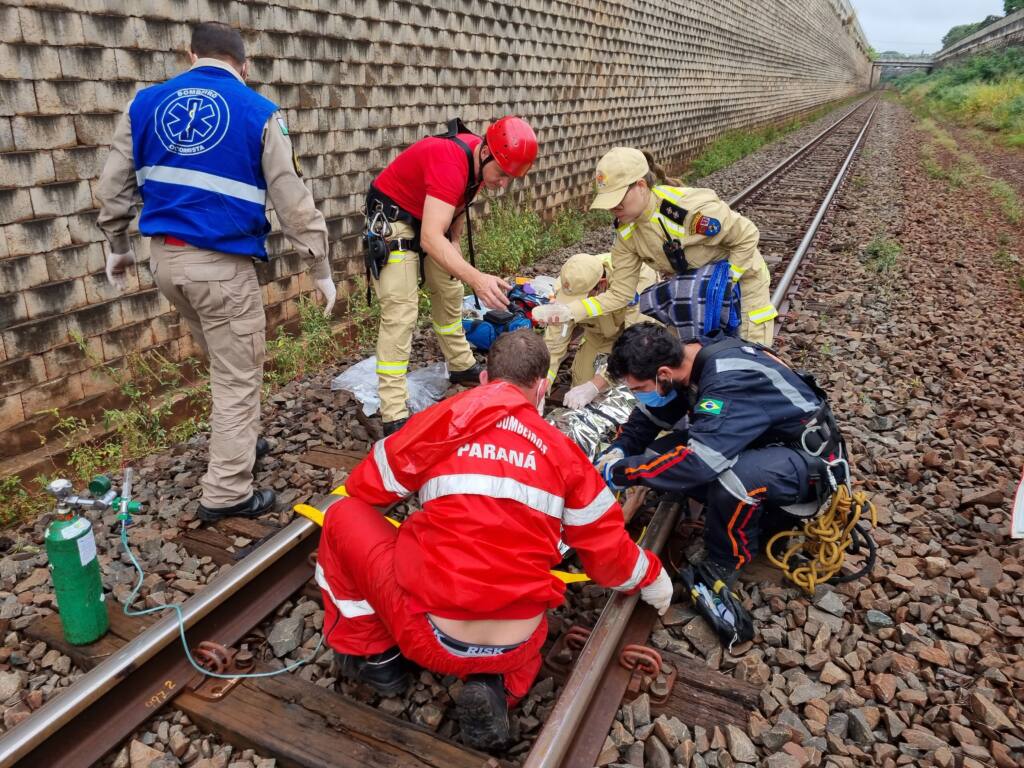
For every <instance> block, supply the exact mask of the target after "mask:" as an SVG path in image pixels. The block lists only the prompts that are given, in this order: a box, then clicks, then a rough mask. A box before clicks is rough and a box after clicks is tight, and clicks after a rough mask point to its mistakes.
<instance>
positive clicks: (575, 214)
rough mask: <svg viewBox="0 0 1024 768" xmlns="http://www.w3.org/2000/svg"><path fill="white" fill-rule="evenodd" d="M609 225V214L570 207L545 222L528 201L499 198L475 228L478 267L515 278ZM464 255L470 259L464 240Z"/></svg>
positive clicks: (474, 239)
mask: <svg viewBox="0 0 1024 768" xmlns="http://www.w3.org/2000/svg"><path fill="white" fill-rule="evenodd" d="M610 223H611V217H610V216H609V214H608V213H607V211H587V212H581V211H578V210H573V209H570V208H563V209H562V210H560V211H559V212H558V213H557V214H556V215H555V216H554V218H552V219H551V220H550V221H547V222H545V221H544V220H543V219H542V218H541V216H540V214H539V213H537V211H536V209H535V208H534V207H533V206H532V205H531V202H530V200H529V199H526V200H525V201H523V202H522V203H517V202H516V201H515V200H514V199H512V198H511V197H508V196H506V197H500V198H498V199H497V200H495V201H494V202H492V203H491V206H490V210H489V211H488V212H487V215H486V216H485V217H483V219H480V220H477V222H476V223H475V225H474V229H473V241H474V242H473V244H474V246H475V247H476V262H477V263H476V265H477V267H478V268H479V269H480V270H482V271H484V272H489V273H491V274H496V275H512V274H515V272H517V271H518V270H519V269H521V268H522V267H524V266H526V265H527V264H531V263H532V262H534V261H536V260H537V259H539V258H542V257H544V256H546V255H548V254H549V253H551V252H552V251H555V250H557V249H559V248H564V247H565V246H567V245H572V244H573V243H575V242H576V241H578V240H579V239H580V238H581V237H583V234H584V233H585V232H586V231H587V230H590V229H596V228H598V227H600V226H605V225H607V224H610ZM462 252H463V254H465V255H466V256H467V257H468V255H469V246H468V245H467V243H466V240H465V238H463V242H462Z"/></svg>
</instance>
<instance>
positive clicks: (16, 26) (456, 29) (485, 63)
mask: <svg viewBox="0 0 1024 768" xmlns="http://www.w3.org/2000/svg"><path fill="white" fill-rule="evenodd" d="M197 20H221V21H227V22H229V23H231V24H233V25H236V26H238V27H240V28H241V29H242V30H243V34H244V37H245V41H246V45H247V50H248V53H249V56H250V58H251V85H253V86H254V87H255V88H257V89H258V90H259V91H260V92H261V93H263V94H264V95H265V96H267V97H268V98H270V99H272V100H274V101H275V102H277V103H278V104H280V105H281V106H282V108H284V110H285V112H286V116H287V119H288V122H289V127H290V130H291V134H292V138H293V141H294V142H295V145H296V148H297V152H298V154H299V156H300V159H301V161H302V165H303V168H304V171H305V175H306V182H307V184H309V185H310V187H311V189H312V191H313V194H314V197H315V199H316V201H317V204H318V205H319V207H320V209H321V210H322V211H323V212H324V214H325V215H326V217H327V219H328V222H329V226H330V234H331V258H332V261H333V264H334V269H335V274H336V276H337V277H338V279H339V280H341V279H344V278H346V277H351V276H353V275H357V274H360V273H361V270H362V267H361V262H360V259H359V255H358V242H357V240H358V234H359V230H360V227H361V215H360V213H359V208H360V205H361V203H362V196H363V194H364V193H365V190H366V188H367V185H368V183H369V181H370V180H371V179H372V178H373V176H374V175H375V174H376V173H377V172H378V171H379V170H380V169H381V168H382V167H383V166H384V165H385V164H386V163H387V162H388V161H389V160H390V159H391V158H392V157H394V155H395V154H396V153H397V151H398V150H399V149H401V148H403V147H405V146H407V145H408V144H409V143H411V142H413V141H415V140H416V139H418V138H420V137H422V136H424V135H426V134H429V133H434V132H437V131H439V130H441V129H442V127H443V124H444V122H445V121H446V120H447V119H448V118H450V117H452V116H455V115H461V116H462V118H463V119H464V120H465V121H466V122H467V123H468V124H469V125H470V126H471V127H472V128H474V129H477V130H482V129H483V128H484V127H485V126H486V124H487V122H488V121H489V120H490V119H492V118H494V117H497V116H499V115H501V114H504V113H508V112H515V113H518V114H521V115H524V116H525V117H527V118H529V119H530V120H531V122H532V124H533V125H534V126H535V128H536V130H537V133H538V136H539V138H540V141H541V157H540V159H539V161H538V163H537V165H536V166H535V169H534V170H533V171H532V172H531V174H530V176H529V180H528V182H527V184H526V185H525V187H522V186H520V188H519V190H520V193H522V192H523V190H524V189H525V190H526V191H528V192H529V194H530V195H531V196H532V199H533V201H534V204H535V205H537V206H538V207H542V208H545V209H550V208H552V207H555V206H559V205H563V204H566V203H572V202H581V201H582V200H583V199H584V198H585V197H586V196H587V195H588V194H589V191H590V184H591V174H592V171H593V167H594V164H595V162H596V160H597V158H598V157H599V156H600V155H601V153H602V152H603V151H605V150H606V149H607V148H609V147H611V146H614V145H617V144H633V145H636V146H640V147H645V148H649V149H651V150H652V151H653V152H654V153H655V155H656V156H657V157H659V159H661V160H663V161H666V162H669V163H671V162H672V161H673V160H678V159H680V158H682V157H683V156H685V155H687V154H691V153H692V152H693V151H695V150H696V149H697V148H699V147H700V146H701V145H703V144H705V143H706V142H707V141H709V140H710V139H712V138H713V137H715V136H717V135H719V134H721V133H722V132H724V131H727V130H729V129H733V128H738V127H742V126H747V125H751V124H757V123H766V122H770V121H775V120H780V119H783V118H785V117H786V116H788V115H792V114H795V113H798V112H802V111H805V110H808V109H811V108H813V107H815V106H817V105H820V104H822V103H825V102H828V101H831V100H834V99H838V98H841V97H845V96H849V95H851V94H853V93H856V92H858V91H860V90H863V89H864V88H866V87H867V84H868V80H869V73H870V64H869V62H868V59H867V56H866V49H867V46H866V42H865V41H864V38H863V34H862V33H861V31H860V28H859V26H858V25H857V23H856V19H855V18H854V16H853V14H852V10H851V9H850V6H849V3H848V1H847V0H776V1H775V2H773V3H761V2H758V1H757V0H716V1H714V2H712V0H665V1H663V2H657V3H654V2H641V1H640V0H626V1H625V2H623V1H621V0H616V1H615V2H612V1H611V0H585V1H584V0H554V1H552V2H546V1H542V0H435V1H434V2H410V1H409V0H278V1H277V2H261V1H258V0H252V1H250V0H244V1H236V0H159V1H157V0H136V1H135V2H127V1H126V0H78V2H75V3H70V2H64V1H62V0H18V1H17V2H16V3H15V2H13V1H12V0H0V435H2V436H4V439H0V458H2V457H3V456H5V455H6V456H10V455H14V454H16V453H17V452H19V451H23V450H25V449H26V448H27V447H28V445H27V444H26V442H25V441H24V440H21V439H18V438H17V437H16V436H17V435H25V434H31V433H32V432H35V431H44V430H45V427H46V417H41V416H39V415H38V412H39V411H40V410H42V409H45V408H51V407H60V408H70V409H78V410H79V411H83V412H87V411H88V409H89V407H90V403H91V404H93V406H95V404H96V400H95V398H98V397H100V396H101V395H102V394H103V392H104V391H105V390H106V389H107V388H108V387H109V382H108V381H106V380H105V379H104V378H103V377H101V376H97V375H96V370H95V369H96V366H97V363H98V362H103V363H104V364H107V365H117V364H118V362H119V361H120V360H121V359H122V358H123V357H124V355H125V354H127V353H129V352H131V351H133V350H142V349H147V348H154V347H156V348H160V349H161V350H162V351H163V352H164V353H165V354H166V355H167V356H168V357H170V358H172V359H183V358H185V357H187V356H189V355H193V354H197V349H196V346H195V345H194V344H193V343H192V340H191V339H190V337H189V335H188V332H187V330H186V327H185V324H184V323H183V322H182V321H181V320H180V318H179V317H178V316H177V315H176V313H174V312H173V311H171V309H170V307H169V306H168V303H167V302H166V301H165V300H164V299H163V297H161V296H160V294H159V293H158V292H157V290H156V288H155V287H154V284H153V278H152V275H151V274H150V272H149V269H148V267H147V263H148V262H147V257H148V244H147V242H146V241H145V240H143V239H141V238H135V242H134V247H135V252H136V254H137V256H138V258H139V263H138V269H137V275H136V274H133V275H132V277H131V283H130V287H129V289H128V291H127V292H126V293H124V294H119V293H117V292H115V291H112V290H111V289H110V288H109V287H108V286H107V284H106V281H105V277H104V274H103V266H104V258H105V253H106V249H107V246H106V243H105V241H104V240H103V238H102V236H101V234H100V232H99V230H98V229H97V227H96V224H95V217H96V200H95V185H96V179H97V177H98V174H99V171H100V168H101V167H102V164H103V162H104V160H105V157H106V153H107V142H108V141H109V137H110V135H111V133H112V130H113V128H114V125H115V123H116V121H117V119H118V117H119V114H120V112H121V111H122V110H123V109H124V107H125V106H126V105H127V103H128V102H129V100H130V99H131V98H132V96H133V94H134V93H135V91H136V90H137V89H138V88H141V87H144V86H146V85H148V84H151V83H154V82H158V81H161V80H164V79H166V78H168V77H170V76H173V75H175V74H177V73H178V72H180V71H182V70H183V69H185V68H186V67H187V65H188V64H187V58H186V56H185V51H186V50H187V49H188V43H189V39H190V29H191V27H190V25H191V24H192V23H194V22H195V21H197ZM270 217H271V221H272V223H274V224H275V232H274V234H273V235H272V236H271V237H270V242H269V249H270V251H271V253H272V254H273V259H272V261H271V263H270V264H269V265H268V266H266V267H263V268H261V270H260V280H261V283H262V285H263V292H264V301H265V303H266V306H267V314H268V320H269V324H268V327H269V328H274V327H275V326H276V325H279V324H280V323H281V322H284V321H287V320H288V319H290V318H292V317H294V315H295V299H296V297H297V296H298V295H299V293H300V292H302V291H308V290H310V288H311V285H310V283H309V280H308V278H307V277H306V276H305V275H304V274H300V273H299V266H300V265H299V260H298V258H297V257H296V255H295V254H294V253H293V252H292V251H291V250H290V248H289V246H288V244H287V243H286V242H285V241H284V238H283V237H282V236H281V235H280V233H279V232H278V231H277V227H276V220H275V217H274V215H273V213H272V212H271V214H270ZM76 336H78V337H80V338H82V339H83V340H84V345H85V347H86V351H83V350H82V349H80V348H79V345H78V344H77V343H76V342H75V341H74V339H75V337H76Z"/></svg>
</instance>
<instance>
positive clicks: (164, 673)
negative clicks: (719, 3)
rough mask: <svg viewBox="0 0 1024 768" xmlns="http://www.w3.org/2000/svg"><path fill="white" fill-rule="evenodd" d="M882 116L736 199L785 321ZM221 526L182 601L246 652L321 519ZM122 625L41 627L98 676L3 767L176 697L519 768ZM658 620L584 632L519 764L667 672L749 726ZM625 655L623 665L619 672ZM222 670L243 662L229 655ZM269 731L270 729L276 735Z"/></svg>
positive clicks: (235, 733) (414, 754) (243, 729)
mask: <svg viewBox="0 0 1024 768" xmlns="http://www.w3.org/2000/svg"><path fill="white" fill-rule="evenodd" d="M874 109H875V105H874V102H873V101H866V102H862V103H861V104H860V105H858V106H856V107H854V108H853V109H851V110H850V112H849V113H848V114H847V115H846V116H845V117H844V118H842V119H841V120H839V121H837V122H836V123H834V124H833V125H832V126H831V127H829V128H828V129H826V130H825V131H823V132H822V133H821V134H819V135H818V136H817V137H815V138H814V139H813V140H812V141H810V142H808V144H806V145H805V146H804V147H802V148H801V149H800V150H798V151H797V152H795V153H793V155H791V156H790V157H788V158H786V159H785V160H784V161H783V162H781V163H779V164H778V165H777V166H776V167H775V168H773V169H772V170H771V171H769V172H768V173H766V174H765V175H764V176H762V177H761V178H759V179H758V180H757V181H755V182H754V183H753V184H751V185H750V186H749V187H747V188H746V189H744V190H743V191H742V192H740V193H739V194H738V195H736V196H735V197H733V198H732V199H731V200H730V201H729V204H730V205H731V206H733V207H735V208H737V209H738V210H740V211H742V212H743V213H744V215H746V216H748V217H749V218H751V219H753V220H754V221H755V222H756V223H757V224H758V226H759V228H760V229H761V233H762V250H763V252H764V254H765V256H766V258H767V259H768V260H769V261H770V262H771V263H772V264H773V266H774V274H773V284H775V285H776V290H775V293H774V294H773V296H772V299H773V302H774V303H775V304H776V306H778V307H779V308H780V311H781V310H782V308H783V307H784V305H785V297H786V294H787V292H788V291H789V290H790V288H791V286H792V282H793V276H794V275H795V274H796V272H797V271H798V269H799V266H800V260H801V259H802V257H803V255H804V254H805V253H806V252H807V249H808V247H809V245H810V243H811V241H812V240H813V238H814V235H815V232H816V231H817V228H818V226H819V225H820V224H821V221H822V220H823V218H824V215H825V212H826V211H827V209H828V206H829V204H830V203H831V201H832V198H833V197H834V195H835V193H836V191H837V190H838V188H839V186H840V185H841V183H842V180H843V178H844V176H845V173H846V171H847V169H848V168H849V166H850V163H851V162H852V160H853V158H854V157H855V155H856V152H857V151H858V149H859V147H860V143H861V140H862V139H863V136H864V134H865V133H866V131H867V128H868V126H869V124H870V121H871V118H872V116H873V114H874ZM359 458H360V456H359V455H357V454H354V453H352V452H347V451H336V450H331V449H324V448H320V449H313V450H312V451H310V452H308V453H307V454H306V456H305V457H304V458H303V460H305V461H308V462H309V463H313V464H316V465H318V466H322V467H330V468H336V469H347V468H351V467H352V466H354V464H355V462H357V461H358V460H359ZM678 513H679V508H678V505H677V504H675V503H669V502H663V503H661V504H659V505H658V507H657V509H656V510H655V512H654V514H653V516H652V518H651V520H650V522H649V524H648V527H647V532H646V539H645V544H646V545H647V546H650V547H651V548H653V549H656V550H658V549H661V548H662V547H663V546H664V545H665V544H666V542H667V541H668V539H669V536H670V534H671V533H672V531H673V529H674V527H675V521H676V518H677V516H678ZM233 526H234V527H233ZM239 526H241V528H239ZM218 527H219V528H221V529H223V530H217V528H211V529H209V530H205V531H192V532H186V533H184V534H183V544H184V546H185V547H186V548H188V549H189V550H190V551H192V552H193V553H195V554H197V555H200V556H201V555H209V556H211V557H215V559H216V561H217V562H218V563H219V564H225V563H228V562H231V563H232V567H231V568H230V569H228V570H226V571H225V572H223V573H221V574H219V575H218V577H217V578H215V579H214V580H213V581H212V582H210V584H208V585H207V586H206V587H205V588H204V589H203V590H202V591H201V592H200V593H199V594H197V595H196V596H195V597H193V598H192V599H190V600H188V601H187V602H186V603H185V606H184V608H185V611H184V612H185V621H186V628H187V630H188V635H189V641H190V643H191V644H192V645H193V647H195V646H196V645H198V644H199V643H200V642H212V643H217V644H220V645H222V646H226V647H229V646H231V645H232V644H234V643H238V642H239V641H240V640H242V639H243V638H244V637H245V636H246V635H247V634H248V633H249V632H251V631H252V630H253V629H254V628H255V627H257V626H258V625H259V623H260V622H261V621H263V620H264V619H265V618H266V617H268V616H270V615H272V614H273V612H274V611H275V609H277V608H278V607H279V606H280V605H281V604H282V603H283V602H284V601H286V600H288V599H289V598H290V597H291V596H292V595H294V594H295V593H296V592H299V591H301V590H303V589H310V585H311V582H310V579H311V577H312V575H313V565H312V562H313V560H312V556H313V554H314V553H315V550H316V546H317V543H318V540H319V528H318V526H316V525H315V524H314V523H312V522H310V521H309V520H306V519H305V518H296V519H295V520H293V521H292V522H291V523H290V524H289V525H287V526H286V527H284V528H282V529H280V530H275V529H273V528H271V527H269V526H265V525H263V524H261V523H256V522H253V521H243V522H241V523H238V522H237V521H236V522H234V523H232V522H230V521H228V522H225V523H222V524H220V525H219V526H218ZM232 534H234V535H241V534H244V535H246V536H247V537H249V538H251V539H254V540H256V544H254V545H253V547H252V548H251V551H248V553H247V554H245V556H244V557H240V558H238V559H236V556H233V555H231V554H229V553H228V552H226V544H229V543H230V538H229V536H231V535H232ZM111 616H112V631H111V633H110V634H109V635H107V636H106V637H104V638H102V639H101V640H100V641H98V642H97V643H94V644H93V645H90V646H82V647H74V646H70V645H68V644H67V643H65V642H64V641H63V638H62V637H61V633H60V628H59V623H58V621H57V617H56V616H55V615H53V616H49V617H47V618H46V619H43V620H41V621H38V622H36V624H35V625H33V626H32V627H31V628H30V630H29V633H30V634H31V635H32V636H33V637H36V638H39V639H43V640H45V641H46V642H47V643H48V644H50V645H51V646H52V647H55V648H59V649H60V650H61V651H62V652H63V653H65V654H67V655H69V656H70V657H71V658H72V659H73V660H74V661H75V662H76V663H77V664H78V665H79V666H80V667H82V668H84V669H87V670H88V672H87V673H86V674H85V675H84V676H83V677H82V678H81V679H79V680H78V681H77V682H75V683H74V684H73V685H72V686H70V687H69V688H67V689H65V690H64V691H63V692H61V693H60V694H59V695H58V696H56V697H54V698H53V699H51V700H50V701H48V702H47V703H46V704H45V705H44V706H43V707H41V708H40V709H39V710H38V711H36V712H35V713H33V714H32V716H31V717H29V718H27V719H26V720H25V721H24V722H22V723H20V724H19V725H17V726H15V727H14V728H12V729H11V730H10V731H9V732H7V733H6V734H4V735H3V737H0V768H7V766H14V765H16V764H17V765H19V766H46V767H47V768H49V767H50V766H61V768H78V767H79V766H81V767H82V768H84V767H85V766H90V765H92V764H94V763H95V762H96V761H97V760H99V759H100V758H102V756H103V755H105V754H106V753H108V752H109V751H110V750H112V749H114V748H116V747H117V746H118V745H119V744H120V743H121V742H122V740H123V739H124V738H126V737H127V736H128V735H129V734H130V733H131V732H132V731H133V730H134V729H135V728H137V727H138V726H139V725H140V724H142V723H144V722H145V721H146V720H147V719H149V718H150V717H151V716H153V715H154V714H155V713H156V712H157V711H158V710H159V709H160V708H162V707H163V706H165V705H167V704H169V703H171V702H172V701H173V703H174V706H176V707H177V708H179V709H180V710H182V711H183V712H185V713H186V714H187V715H188V716H189V717H190V719H192V721H193V722H195V723H197V724H200V725H201V726H203V727H205V728H207V729H208V730H210V731H213V732H215V733H218V734H220V735H222V736H223V737H224V738H225V739H226V740H228V741H230V742H232V743H235V744H237V745H239V746H243V747H246V748H249V747H251V748H255V749H257V750H258V751H260V752H261V753H262V754H266V755H269V756H272V757H275V758H277V759H278V760H279V762H280V763H281V764H282V765H285V766H310V768H312V767H313V766H321V765H325V764H332V765H336V766H343V767H349V766H351V768H365V767H366V766H370V767H371V768H372V767H375V766H379V767H380V768H385V767H386V766H412V767H414V768H462V767H463V766H465V768H479V767H480V766H486V765H490V766H500V765H507V764H508V763H507V762H506V761H505V760H502V759H499V758H491V757H488V756H486V755H482V754H480V753H476V752H473V751H472V750H467V749H465V748H464V747H462V746H461V745H459V744H455V743H453V742H450V741H447V740H445V739H442V738H440V737H439V736H436V735H434V734H433V733H430V732H429V731H428V730H426V729H423V728H419V727H417V726H413V725H410V724H409V723H407V722H404V721H401V720H398V719H396V718H394V717H391V716H389V715H387V714H385V713H383V712H380V711H379V710H377V709H374V708H372V707H367V706H365V705H361V704H358V703H355V702H352V701H350V700H348V699H347V698H345V697H342V696H339V695H337V694H334V693H332V692H330V691H326V690H324V689H323V688H321V687H319V686H316V685H315V684H313V683H310V682H307V681H305V680H302V679H300V678H298V676H295V675H281V676H278V677H274V678H267V679H263V680H248V681H244V682H241V683H240V684H238V685H235V686H226V685H225V684H224V683H222V682H220V681H215V680H212V679H210V680H206V681H203V680H201V679H199V678H198V676H197V675H196V674H195V672H194V670H192V668H191V667H190V666H189V665H188V663H187V661H186V660H185V658H184V655H183V654H182V652H181V648H180V646H179V640H178V626H177V621H176V619H175V617H174V616H173V615H167V616H165V617H164V618H162V619H160V620H155V621H154V620H152V619H150V618H148V617H147V618H146V619H135V620H129V619H126V618H125V617H123V616H122V615H121V614H120V610H119V607H118V606H115V607H114V608H113V609H112V610H111ZM655 620H656V616H655V614H654V611H653V610H652V609H650V608H649V607H647V606H645V605H642V604H640V605H638V598H637V596H636V595H633V596H625V595H620V594H613V595H612V597H611V598H610V599H609V600H608V602H607V604H606V606H605V608H604V610H603V612H602V614H601V616H600V619H599V620H598V622H597V624H596V626H595V627H593V628H592V629H590V631H589V637H586V636H585V633H584V634H583V635H579V634H578V635H577V636H576V639H577V652H578V657H577V659H576V661H575V664H574V665H573V666H572V667H571V668H570V669H566V670H564V673H563V674H561V676H560V677H561V679H562V680H563V685H562V693H561V695H560V697H559V699H558V700H557V702H556V704H555V706H554V708H553V709H552V711H551V713H550V715H549V716H548V718H547V720H546V722H545V724H544V726H543V727H542V729H541V730H540V732H539V734H538V736H537V738H536V741H535V743H534V745H533V748H532V749H531V751H530V752H529V754H528V755H527V756H526V757H525V763H524V768H590V766H593V765H594V763H595V761H596V760H597V757H598V754H599V752H600V750H601V748H602V745H603V743H604V740H605V737H606V735H607V733H608V729H609V727H610V726H611V723H612V720H613V719H614V717H615V713H616V711H617V709H618V707H619V706H620V703H621V701H622V699H623V696H624V694H626V693H627V691H629V692H631V693H632V694H635V693H637V692H638V685H639V686H640V689H643V688H644V687H645V686H646V687H647V688H650V686H651V685H652V684H655V685H662V686H663V687H664V685H665V681H664V680H662V678H663V677H665V675H664V674H663V673H664V671H665V670H666V669H671V670H672V674H669V675H668V678H669V679H670V680H674V686H673V685H672V683H671V682H669V683H668V687H669V692H668V693H667V694H666V695H665V696H664V697H662V696H660V695H658V694H659V693H660V692H659V691H657V690H653V691H652V692H653V693H654V694H655V698H658V699H664V701H662V703H660V704H656V705H654V706H653V707H652V708H653V709H654V711H655V712H658V711H663V712H669V713H674V714H676V715H677V716H679V717H680V719H684V722H685V721H686V720H690V721H691V722H697V723H703V722H734V723H736V724H738V725H741V726H745V724H746V719H745V715H746V712H747V711H748V710H749V709H750V708H752V707H754V706H756V701H757V691H756V689H753V687H752V686H749V685H747V684H745V683H741V682H739V681H737V680H735V679H733V678H731V677H726V676H724V675H721V674H720V673H717V672H713V671H712V670H709V669H707V668H706V667H705V666H704V665H703V664H702V663H695V662H693V661H692V660H688V659H685V658H683V657H680V656H674V655H673V654H666V653H662V654H660V655H659V656H658V657H657V664H660V665H661V669H660V670H659V671H657V672H656V671H654V670H653V668H651V667H649V664H650V663H651V662H649V661H647V662H645V661H644V659H643V658H640V659H639V661H640V663H639V664H636V662H637V660H638V657H637V653H636V652H635V651H634V653H633V655H632V656H631V655H630V653H629V649H628V648H627V646H632V645H636V644H643V643H646V642H647V641H648V638H649V635H650V632H651V629H652V627H653V626H654V624H655ZM566 642H568V640H567V641H566ZM217 656H218V652H212V653H211V654H210V658H213V659H215V658H216V657H217ZM640 656H641V657H643V654H642V653H641V654H640ZM616 658H618V659H620V660H621V661H622V662H623V663H620V664H614V663H612V660H613V659H616ZM646 658H648V659H649V658H650V657H646ZM630 659H632V662H630ZM629 663H634V665H635V669H628V668H627V667H626V666H624V664H629ZM219 668H220V669H227V670H230V669H233V668H234V667H233V666H231V663H229V662H228V661H227V659H222V660H221V664H220V667H219ZM549 671H550V670H549ZM556 674H557V673H556ZM645 677H646V678H648V679H646V680H644V679H643V678H645ZM638 678H639V679H640V683H639V684H638V683H637V680H638ZM268 723H272V724H273V726H274V727H271V728H268V727H267V725H268Z"/></svg>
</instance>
